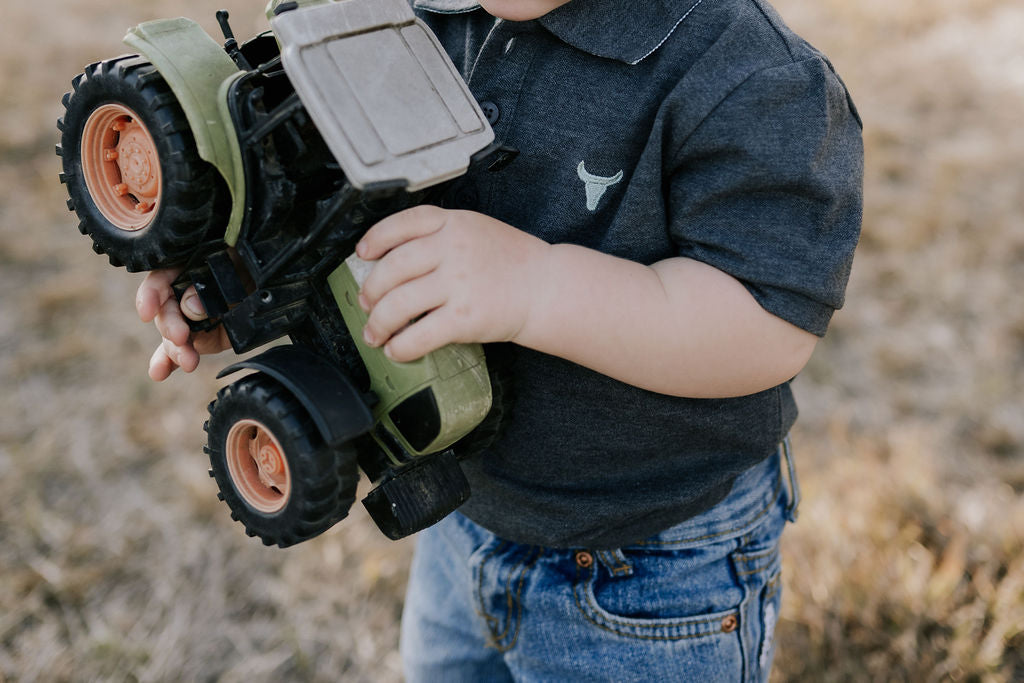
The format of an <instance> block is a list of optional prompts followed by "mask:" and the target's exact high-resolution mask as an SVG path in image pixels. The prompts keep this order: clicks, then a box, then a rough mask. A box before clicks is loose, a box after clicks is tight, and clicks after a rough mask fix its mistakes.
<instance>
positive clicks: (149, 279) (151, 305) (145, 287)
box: [135, 268, 181, 323]
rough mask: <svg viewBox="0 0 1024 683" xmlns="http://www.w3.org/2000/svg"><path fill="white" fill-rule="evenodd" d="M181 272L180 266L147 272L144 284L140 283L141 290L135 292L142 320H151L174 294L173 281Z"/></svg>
mask: <svg viewBox="0 0 1024 683" xmlns="http://www.w3.org/2000/svg"><path fill="white" fill-rule="evenodd" d="M180 273H181V270H180V269H178V268H165V269H163V270H153V271H150V272H148V273H146V277H145V278H144V279H143V280H142V284H140V285H139V291H138V292H136V294H135V310H136V311H137V312H138V314H139V318H141V319H142V322H144V323H148V322H151V321H152V320H153V318H155V317H156V316H157V314H158V313H159V312H160V309H161V307H162V306H163V305H164V304H165V303H166V302H167V300H168V299H169V298H171V297H173V296H174V291H173V290H172V289H171V283H172V282H174V280H175V279H176V278H177V277H178V275H179V274H180Z"/></svg>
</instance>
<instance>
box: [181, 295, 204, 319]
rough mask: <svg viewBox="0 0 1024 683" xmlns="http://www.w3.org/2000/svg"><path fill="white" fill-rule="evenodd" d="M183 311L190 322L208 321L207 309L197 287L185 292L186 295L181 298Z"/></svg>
mask: <svg viewBox="0 0 1024 683" xmlns="http://www.w3.org/2000/svg"><path fill="white" fill-rule="evenodd" d="M181 311H182V313H184V314H185V317H186V318H188V319H189V320H206V308H204V307H203V302H202V301H201V300H200V299H199V294H197V293H196V288H195V287H189V288H188V289H187V290H185V295H184V296H183V297H181Z"/></svg>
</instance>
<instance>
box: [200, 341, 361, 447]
mask: <svg viewBox="0 0 1024 683" xmlns="http://www.w3.org/2000/svg"><path fill="white" fill-rule="evenodd" d="M243 369H249V370H258V371H260V372H263V373H265V374H267V375H269V376H270V377H273V378H274V379H275V380H277V381H278V382H280V383H281V384H282V385H283V386H284V387H285V388H286V389H288V391H290V392H291V393H292V394H293V395H294V396H295V398H297V399H298V400H299V402H300V403H301V404H302V406H303V407H304V408H305V409H306V410H307V411H309V414H310V417H312V418H313V423H314V424H315V425H316V427H317V429H318V430H319V432H320V435H321V436H322V437H323V439H324V442H325V443H326V444H327V445H328V446H330V447H332V448H336V447H338V446H341V445H342V444H344V443H345V442H347V441H351V440H352V439H354V438H356V437H357V436H360V435H362V434H365V433H366V432H368V431H370V429H371V428H372V427H373V414H372V413H371V412H370V408H369V406H368V405H367V403H366V398H365V397H364V396H363V395H362V394H360V393H359V391H358V390H357V389H356V388H355V386H354V385H353V384H352V380H350V379H349V378H348V376H347V375H346V374H345V373H344V372H342V371H341V370H340V369H338V368H337V367H336V366H335V365H333V364H332V363H330V362H329V361H328V360H327V359H325V358H323V357H322V356H320V355H318V354H317V353H315V352H313V351H311V350H309V349H307V348H304V347H302V346H296V345H294V344H288V345H284V346H275V347H273V348H272V349H269V350H268V351H264V352H263V353H261V354H259V355H258V356H253V357H252V358H247V359H245V360H243V361H239V362H238V363H234V364H232V365H229V366H228V367H226V368H224V369H223V370H221V371H220V373H219V374H218V375H217V377H218V379H219V378H221V377H226V376H227V375H230V374H232V373H234V372H238V371H239V370H243Z"/></svg>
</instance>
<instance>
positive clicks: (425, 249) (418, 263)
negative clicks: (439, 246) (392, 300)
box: [359, 235, 438, 312]
mask: <svg viewBox="0 0 1024 683" xmlns="http://www.w3.org/2000/svg"><path fill="white" fill-rule="evenodd" d="M435 247H436V245H435V244H433V242H432V237H431V236H429V235H428V236H427V237H423V238H422V239H417V240H415V241H414V242H406V243H404V244H400V245H398V246H397V247H395V248H394V249H392V250H391V251H389V252H388V253H387V254H386V255H385V256H384V257H383V258H381V259H380V260H378V261H376V262H375V263H374V264H373V268H372V269H371V270H370V274H369V276H367V278H366V281H365V282H363V286H362V288H361V289H360V290H359V295H360V296H359V303H360V305H361V306H362V307H363V310H364V311H367V312H369V311H370V310H371V309H373V307H374V306H376V305H377V302H378V301H379V300H380V299H381V297H383V296H384V295H386V294H387V293H388V292H390V291H391V290H393V289H394V288H395V287H398V286H399V285H401V284H403V283H405V282H409V281H410V280H415V279H416V278H419V277H422V276H424V275H427V274H428V273H430V272H432V271H433V270H434V269H435V268H437V265H438V257H437V250H436V248H435Z"/></svg>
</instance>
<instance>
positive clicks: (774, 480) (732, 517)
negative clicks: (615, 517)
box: [628, 437, 800, 549]
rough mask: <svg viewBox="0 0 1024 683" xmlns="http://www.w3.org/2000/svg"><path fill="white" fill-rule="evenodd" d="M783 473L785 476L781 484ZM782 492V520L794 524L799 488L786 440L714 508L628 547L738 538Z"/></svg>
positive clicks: (677, 546)
mask: <svg viewBox="0 0 1024 683" xmlns="http://www.w3.org/2000/svg"><path fill="white" fill-rule="evenodd" d="M783 462H785V466H784V467H783ZM783 472H785V473H786V479H787V481H786V482H785V484H784V482H783ZM783 489H787V490H786V500H787V503H786V518H787V519H788V520H789V521H794V520H795V519H796V513H797V509H796V508H797V505H798V504H799V502H800V488H799V485H798V483H797V478H796V468H795V466H794V465H793V457H792V449H791V448H790V443H789V437H786V439H785V440H784V441H783V442H782V444H781V445H780V446H779V449H778V450H777V451H776V452H775V453H773V454H772V455H770V456H769V457H767V458H765V459H764V460H763V461H762V462H760V463H758V464H757V465H754V466H753V467H751V468H750V469H749V470H747V471H746V472H743V473H742V474H740V475H739V476H738V477H736V480H735V481H734V482H733V486H732V490H731V491H730V492H729V494H728V495H727V496H726V497H725V498H723V499H722V500H721V501H720V502H719V503H718V504H716V505H715V506H714V507H712V508H711V509H709V510H706V511H704V512H702V513H701V514H699V515H697V516H695V517H691V518H690V519H687V520H685V521H684V522H682V523H680V524H677V525H676V526H673V527H670V528H668V529H666V530H664V531H662V532H660V533H658V534H655V535H654V536H651V537H649V538H647V539H645V540H643V541H640V542H639V543H634V544H632V545H630V546H628V547H629V548H631V549H641V548H651V547H657V548H664V549H681V548H683V547H698V546H702V545H709V544H711V543H717V542H719V541H724V540H727V539H730V538H736V537H738V536H742V535H744V534H746V533H749V532H750V531H751V530H752V529H753V528H755V527H756V526H757V525H758V524H759V523H760V522H761V521H762V519H763V518H764V517H765V516H766V515H767V514H768V513H769V511H770V510H771V508H772V507H773V506H774V505H775V504H776V502H777V501H778V500H779V496H780V495H781V494H782V492H783Z"/></svg>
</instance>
